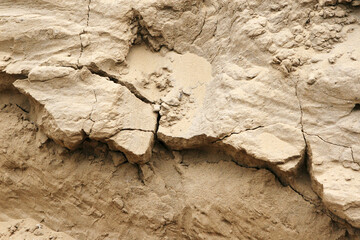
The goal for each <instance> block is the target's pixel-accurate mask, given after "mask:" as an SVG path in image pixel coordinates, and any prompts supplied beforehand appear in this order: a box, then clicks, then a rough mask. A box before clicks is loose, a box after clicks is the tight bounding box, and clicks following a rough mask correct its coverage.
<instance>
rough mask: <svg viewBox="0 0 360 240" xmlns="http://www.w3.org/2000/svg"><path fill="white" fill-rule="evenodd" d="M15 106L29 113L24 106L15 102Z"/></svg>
mask: <svg viewBox="0 0 360 240" xmlns="http://www.w3.org/2000/svg"><path fill="white" fill-rule="evenodd" d="M16 106H17V107H18V108H20V109H21V110H22V111H23V112H25V113H29V111H28V110H26V109H25V108H23V107H21V106H20V105H18V104H16Z"/></svg>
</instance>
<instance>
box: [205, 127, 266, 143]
mask: <svg viewBox="0 0 360 240" xmlns="http://www.w3.org/2000/svg"><path fill="white" fill-rule="evenodd" d="M263 127H264V126H257V127H254V128H247V129H245V130H242V131H239V132H232V133H229V134H227V135H225V136H223V137H221V138H219V139H217V140H215V141H213V142H211V143H217V142H220V141H222V140H224V139H226V138H229V137H231V136H232V135H236V134H241V133H243V132H247V131H254V130H256V129H259V128H263Z"/></svg>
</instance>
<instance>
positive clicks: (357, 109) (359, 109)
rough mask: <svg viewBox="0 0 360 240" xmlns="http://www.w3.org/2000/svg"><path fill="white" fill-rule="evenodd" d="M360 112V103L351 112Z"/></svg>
mask: <svg viewBox="0 0 360 240" xmlns="http://www.w3.org/2000/svg"><path fill="white" fill-rule="evenodd" d="M357 111H360V103H356V104H355V106H354V108H353V109H352V110H351V112H357Z"/></svg>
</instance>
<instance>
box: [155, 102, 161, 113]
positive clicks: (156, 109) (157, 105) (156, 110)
mask: <svg viewBox="0 0 360 240" xmlns="http://www.w3.org/2000/svg"><path fill="white" fill-rule="evenodd" d="M160 110H161V106H160V105H159V104H155V105H153V111H154V112H160Z"/></svg>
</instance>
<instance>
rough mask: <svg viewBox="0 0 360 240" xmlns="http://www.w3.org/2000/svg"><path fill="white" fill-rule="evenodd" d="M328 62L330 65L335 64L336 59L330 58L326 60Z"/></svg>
mask: <svg viewBox="0 0 360 240" xmlns="http://www.w3.org/2000/svg"><path fill="white" fill-rule="evenodd" d="M328 61H329V63H330V64H335V63H336V58H334V57H331V58H329V59H328Z"/></svg>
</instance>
